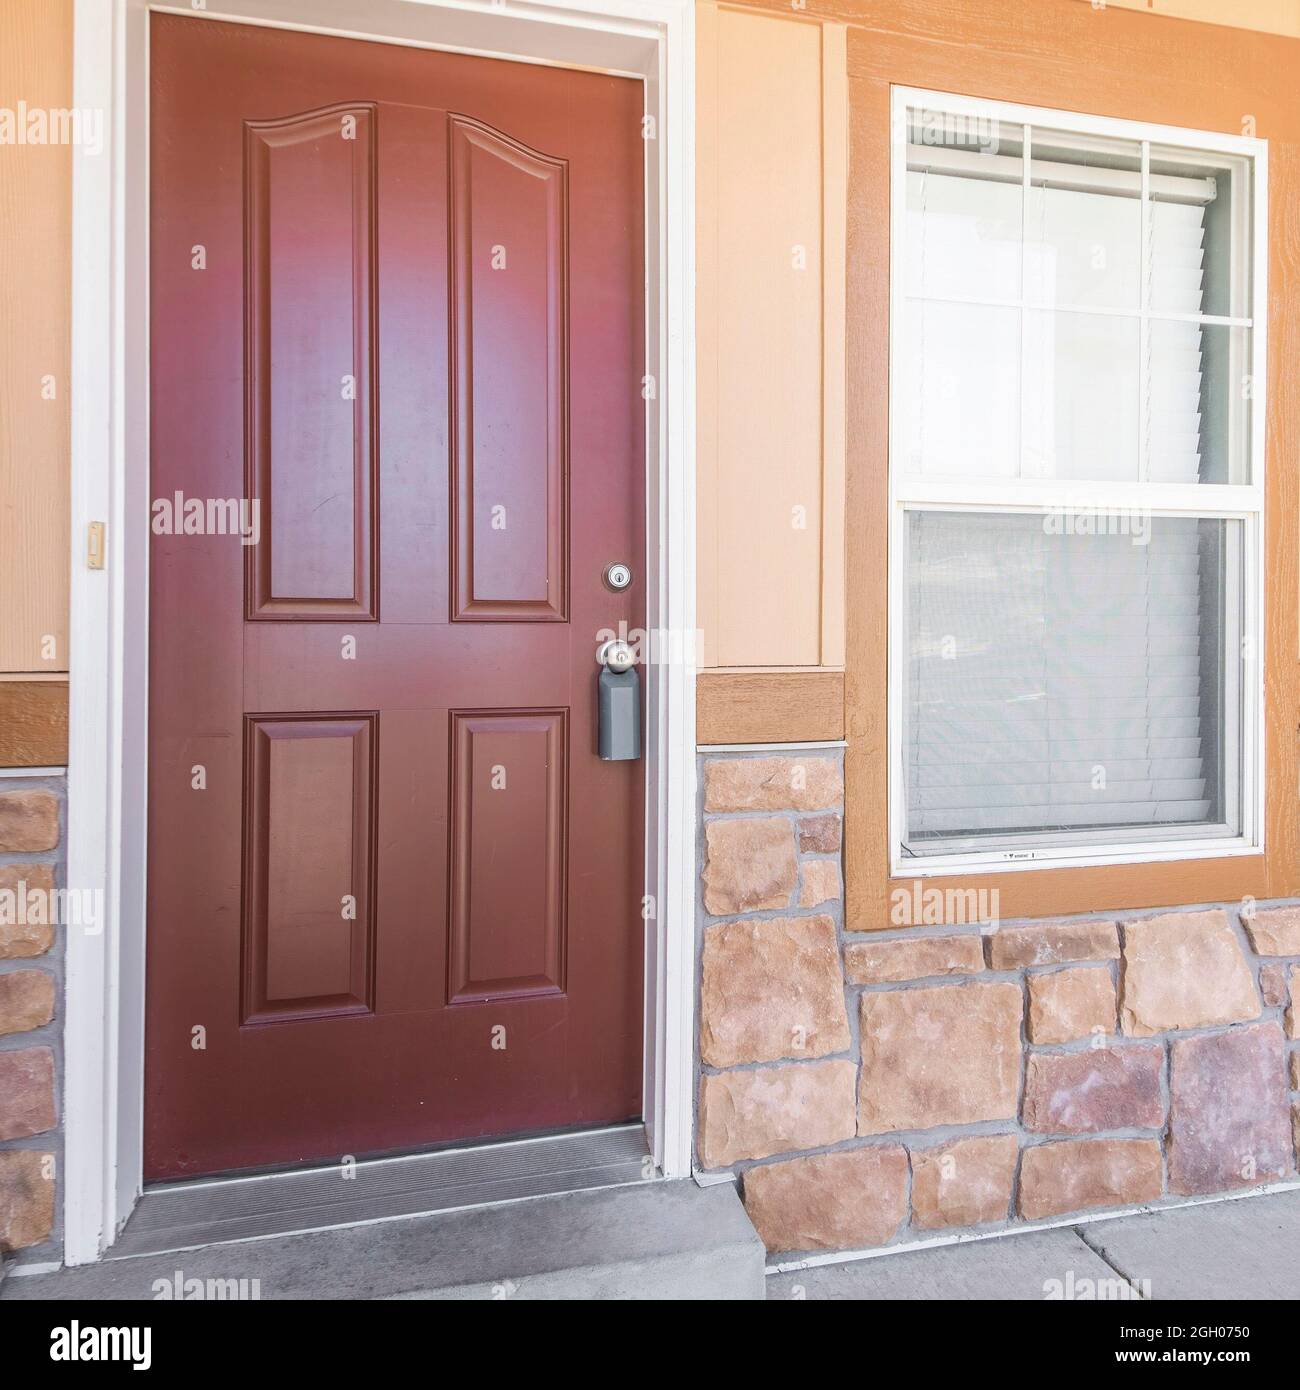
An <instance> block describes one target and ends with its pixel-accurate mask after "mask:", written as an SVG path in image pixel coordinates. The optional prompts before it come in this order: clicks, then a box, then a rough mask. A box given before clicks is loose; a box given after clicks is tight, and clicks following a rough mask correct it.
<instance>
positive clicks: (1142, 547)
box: [905, 511, 1230, 852]
mask: <svg viewBox="0 0 1300 1390" xmlns="http://www.w3.org/2000/svg"><path fill="white" fill-rule="evenodd" d="M1050 524H1051V523H1050V520H1049V522H1048V525H1049V526H1050ZM1225 525H1227V523H1223V522H1214V521H1200V520H1198V519H1195V518H1181V517H1179V518H1172V517H1163V518H1162V517H1156V518H1152V519H1151V522H1150V533H1149V538H1148V539H1147V540H1146V542H1145V543H1141V537H1134V536H1131V535H1130V536H1126V535H1105V536H1093V535H1087V536H1081V535H1068V534H1059V533H1056V532H1054V531H1049V530H1048V529H1046V528H1045V525H1044V518H1043V517H1041V516H1038V515H1033V514H996V513H995V514H989V513H980V512H941V511H923V512H913V513H911V515H910V517H909V536H908V551H909V591H908V599H907V607H908V627H909V646H910V659H909V670H908V685H909V689H908V701H907V710H908V716H909V717H908V722H907V727H906V729H905V755H906V777H907V783H908V812H909V814H908V844H909V846H910V847H911V849H912V852H924V845H923V843H922V842H923V841H925V840H927V839H937V840H947V839H950V838H951V837H953V836H959V835H970V834H979V835H987V834H990V833H994V832H1005V833H1008V834H1021V833H1024V832H1034V833H1059V832H1066V831H1070V830H1077V829H1080V828H1086V829H1095V828H1096V827H1099V826H1107V827H1110V828H1111V829H1113V830H1114V831H1115V832H1116V833H1119V832H1121V831H1124V830H1127V829H1130V828H1134V827H1142V828H1147V827H1153V826H1172V825H1203V824H1207V823H1209V822H1211V821H1212V820H1214V819H1215V818H1216V817H1217V816H1219V815H1221V814H1222V808H1221V804H1220V803H1221V793H1220V781H1221V779H1220V776H1219V758H1218V754H1219V747H1218V741H1217V738H1216V736H1215V734H1214V733H1213V732H1212V731H1211V730H1207V728H1206V727H1205V724H1204V720H1205V716H1207V715H1208V717H1209V721H1210V722H1211V724H1213V722H1214V720H1215V718H1216V715H1217V713H1218V711H1219V709H1220V707H1221V704H1222V693H1221V689H1220V687H1221V677H1222V666H1223V648H1224V645H1225V639H1226V637H1227V628H1228V626H1230V624H1228V623H1226V615H1225V612H1224V604H1223V602H1222V593H1223V584H1222V579H1221V569H1222V552H1223V550H1224V548H1225V535H1224V532H1223V528H1224V527H1225ZM1135 541H1137V542H1138V543H1135ZM1203 554H1204V556H1205V561H1204V565H1205V569H1206V571H1207V572H1206V573H1205V574H1204V575H1203V574H1202V564H1203V562H1202V556H1203Z"/></svg>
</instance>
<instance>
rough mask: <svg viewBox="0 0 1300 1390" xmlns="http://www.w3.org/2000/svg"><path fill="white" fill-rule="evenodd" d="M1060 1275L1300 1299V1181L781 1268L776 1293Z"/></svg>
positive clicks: (916, 1294) (954, 1290) (1078, 1288)
mask: <svg viewBox="0 0 1300 1390" xmlns="http://www.w3.org/2000/svg"><path fill="white" fill-rule="evenodd" d="M1071 1276H1072V1278H1071ZM1053 1280H1055V1281H1058V1282H1059V1283H1060V1284H1061V1285H1062V1286H1064V1289H1072V1290H1073V1296H1074V1297H1075V1298H1076V1299H1077V1298H1079V1297H1080V1296H1081V1294H1086V1293H1087V1292H1088V1291H1089V1290H1090V1289H1091V1290H1093V1291H1095V1290H1096V1289H1097V1288H1098V1286H1099V1284H1100V1281H1106V1284H1105V1287H1106V1288H1107V1289H1108V1290H1114V1289H1115V1287H1116V1285H1117V1283H1118V1282H1119V1281H1121V1280H1123V1281H1128V1282H1130V1283H1133V1282H1136V1283H1137V1285H1138V1287H1139V1290H1140V1291H1141V1292H1140V1296H1143V1297H1145V1296H1146V1283H1145V1281H1148V1280H1149V1281H1150V1297H1151V1298H1152V1299H1153V1300H1157V1301H1158V1300H1181V1299H1234V1300H1235V1299H1242V1300H1259V1301H1265V1300H1275V1299H1285V1300H1292V1299H1300V1192H1279V1193H1272V1194H1269V1195H1267V1196H1260V1197H1245V1198H1241V1199H1239V1200H1233V1201H1227V1202H1212V1203H1205V1204H1203V1205H1200V1206H1194V1207H1183V1208H1179V1209H1177V1210H1173V1211H1169V1210H1166V1211H1159V1212H1154V1213H1152V1214H1150V1215H1146V1216H1124V1217H1117V1218H1115V1219H1114V1220H1111V1221H1095V1222H1092V1223H1090V1224H1089V1225H1086V1226H1074V1227H1061V1228H1060V1229H1058V1230H1051V1231H1030V1232H1026V1233H1025V1234H1024V1235H1008V1236H1000V1237H997V1238H995V1239H992V1240H977V1241H968V1242H965V1243H964V1244H961V1245H947V1246H940V1247H936V1248H932V1249H929V1250H913V1251H905V1252H900V1253H899V1254H897V1255H889V1256H884V1257H880V1256H877V1257H874V1258H872V1259H867V1260H857V1261H854V1262H853V1263H851V1264H838V1265H821V1266H817V1267H814V1268H810V1269H803V1270H797V1271H794V1272H792V1273H788V1274H773V1275H769V1276H768V1280H767V1297H768V1298H769V1299H782V1298H787V1299H793V1298H803V1299H844V1300H856V1299H868V1300H874V1299H917V1300H924V1299H935V1300H940V1301H949V1300H988V1299H999V1300H1034V1301H1038V1302H1042V1301H1043V1300H1044V1298H1046V1297H1047V1293H1048V1291H1049V1290H1050V1289H1051V1288H1052V1287H1053V1286H1052V1285H1051V1283H1050V1282H1049V1281H1053ZM1087 1280H1091V1281H1094V1282H1093V1284H1092V1285H1091V1286H1090V1285H1088V1284H1087V1283H1085V1282H1084V1281H1087ZM1066 1296H1069V1295H1068V1293H1067V1294H1066ZM1114 1296H1115V1295H1114V1292H1111V1293H1110V1297H1112V1298H1113V1297H1114Z"/></svg>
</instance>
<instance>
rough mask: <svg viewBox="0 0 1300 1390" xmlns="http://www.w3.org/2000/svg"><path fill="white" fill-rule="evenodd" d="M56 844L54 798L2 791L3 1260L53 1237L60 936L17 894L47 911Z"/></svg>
mask: <svg viewBox="0 0 1300 1390" xmlns="http://www.w3.org/2000/svg"><path fill="white" fill-rule="evenodd" d="M2 785H3V784H0V786H2ZM59 839H60V836H59V796H58V794H57V792H56V791H55V790H53V789H50V788H44V787H38V788H36V789H31V790H26V789H25V790H21V791H0V1256H8V1255H10V1254H12V1253H13V1252H15V1251H18V1250H23V1249H28V1248H30V1247H34V1246H40V1245H42V1244H43V1243H45V1242H48V1241H49V1240H50V1237H51V1233H52V1232H53V1229H54V1193H55V1174H54V1165H55V1153H54V1152H53V1151H52V1150H51V1147H50V1144H49V1139H48V1138H37V1136H50V1137H53V1131H54V1130H55V1127H56V1125H57V1123H58V1112H57V1106H56V1101H55V1052H54V1048H53V1046H52V1045H51V1042H52V1040H51V1037H50V1035H51V1033H52V1025H53V1022H54V1018H55V1013H56V996H57V993H58V988H57V980H56V976H55V973H54V970H53V969H51V968H48V966H49V965H52V964H53V963H54V962H53V958H52V952H53V950H54V948H55V946H56V932H57V929H56V928H55V927H54V926H53V925H51V924H50V922H49V916H50V914H49V913H48V912H32V913H24V912H23V911H22V910H21V907H22V901H23V893H24V890H23V887H22V885H26V887H25V893H26V895H27V897H28V898H29V899H30V898H31V897H33V896H35V895H45V898H44V900H45V902H46V903H49V902H50V899H51V896H52V890H53V888H54V875H55V868H56V858H57V852H58V848H59ZM15 908H16V909H18V910H14V909H15ZM29 917H30V918H32V919H34V920H28V918H29ZM36 919H39V920H36Z"/></svg>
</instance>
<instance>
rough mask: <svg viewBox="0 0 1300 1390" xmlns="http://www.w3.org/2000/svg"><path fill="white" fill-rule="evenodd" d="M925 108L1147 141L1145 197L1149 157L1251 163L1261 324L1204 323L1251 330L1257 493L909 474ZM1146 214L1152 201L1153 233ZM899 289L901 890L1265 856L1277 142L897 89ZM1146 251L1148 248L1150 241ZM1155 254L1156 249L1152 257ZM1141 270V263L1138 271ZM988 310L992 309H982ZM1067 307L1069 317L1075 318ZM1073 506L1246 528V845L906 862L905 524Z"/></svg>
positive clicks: (893, 150) (893, 386) (894, 623)
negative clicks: (919, 128)
mask: <svg viewBox="0 0 1300 1390" xmlns="http://www.w3.org/2000/svg"><path fill="white" fill-rule="evenodd" d="M911 107H924V108H926V109H928V110H931V111H937V112H942V113H945V114H951V115H955V116H962V117H967V118H980V119H984V120H997V121H1000V122H1006V123H1009V124H1016V125H1026V126H1041V127H1047V128H1049V129H1051V130H1054V131H1064V132H1067V133H1070V134H1079V135H1099V136H1110V137H1115V138H1119V139H1124V140H1130V141H1139V142H1141V143H1142V150H1143V159H1142V182H1143V193H1144V195H1145V193H1146V191H1147V189H1148V187H1149V182H1150V178H1151V175H1150V170H1149V162H1150V161H1149V150H1150V147H1151V146H1159V147H1162V148H1163V147H1174V148H1181V149H1186V150H1187V151H1189V152H1190V153H1200V154H1204V153H1214V154H1227V155H1234V156H1238V157H1244V158H1246V159H1249V160H1250V161H1251V162H1252V178H1251V181H1250V182H1251V189H1250V209H1251V215H1252V219H1253V220H1252V224H1251V228H1252V230H1251V236H1250V238H1249V242H1248V247H1247V249H1248V253H1249V255H1250V258H1251V262H1250V264H1251V272H1252V282H1251V286H1252V287H1251V300H1250V310H1251V312H1250V317H1249V318H1244V319H1239V318H1225V317H1218V316H1214V315H1200V316H1198V317H1197V320H1196V321H1197V322H1200V323H1202V324H1206V323H1208V324H1211V325H1213V324H1220V325H1224V326H1228V327H1245V328H1249V329H1250V330H1251V332H1250V337H1249V359H1248V362H1247V364H1246V368H1245V370H1246V372H1247V373H1248V374H1249V375H1250V376H1251V378H1252V381H1253V385H1254V390H1253V394H1252V397H1251V401H1250V411H1251V418H1250V443H1249V460H1250V475H1249V476H1250V481H1249V483H1246V484H1228V483H1224V484H1220V483H1196V484H1191V483H1189V484H1170V483H1148V482H1132V483H1123V482H1121V483H1112V482H1089V481H1083V480H1079V481H1058V480H1040V479H1032V478H997V479H961V478H941V477H933V476H925V475H919V474H905V473H903V472H902V471H901V468H900V466H899V465H900V462H901V460H902V459H903V457H904V453H903V441H902V419H903V400H902V375H903V374H902V372H901V371H899V370H898V364H899V363H900V362H901V360H902V359H901V355H900V354H901V350H902V344H903V323H904V317H903V316H904V315H905V313H906V312H907V306H906V293H905V288H904V274H903V257H902V250H903V248H904V247H905V245H906V236H907V183H906V180H907V147H908V121H907V112H908V109H909V108H911ZM1147 207H1148V204H1147V203H1146V201H1145V198H1144V202H1143V214H1142V216H1143V227H1144V233H1145V225H1146V218H1147V216H1148V213H1147ZM890 239H891V246H890V287H889V311H890V323H889V356H890V364H891V365H890V408H889V634H888V700H889V719H888V723H889V843H890V864H891V870H892V873H893V874H894V875H895V876H897V877H901V878H924V877H932V876H938V875H944V874H952V873H962V874H977V873H995V872H997V873H1002V872H1007V871H1014V870H1021V871H1023V870H1033V869H1049V868H1066V867H1084V866H1095V865H1102V864H1137V863H1148V862H1157V861H1166V860H1180V859H1221V858H1227V857H1231V856H1246V855H1254V856H1260V855H1262V854H1263V852H1264V799H1265V781H1266V778H1265V747H1264V673H1265V669H1266V666H1265V656H1266V652H1265V627H1264V578H1265V569H1264V535H1265V530H1264V526H1265V514H1264V493H1265V489H1264V455H1265V421H1266V416H1267V401H1266V384H1267V380H1268V366H1267V347H1268V344H1267V325H1268V314H1267V307H1268V142H1267V141H1266V140H1261V139H1257V138H1254V137H1250V136H1237V135H1225V134H1222V133H1220V132H1215V131H1202V130H1191V129H1184V128H1182V127H1179V126H1164V125H1156V124H1153V123H1149V122H1145V121H1128V120H1119V119H1115V118H1112V117H1108V116H1094V115H1088V114H1085V113H1082V112H1071V111H1061V110H1056V109H1053V108H1048V107H1038V106H1022V105H1018V104H1015V103H1011V102H1002V101H991V100H984V99H982V98H975V97H967V96H960V95H957V94H955V93H950V92H937V91H926V90H923V89H919V88H914V87H899V86H895V87H894V88H892V109H891V141H890ZM1144 240H1145V237H1144ZM1143 256H1145V249H1144V250H1143ZM1140 263H1141V262H1140ZM980 302H983V301H980ZM1063 307H1066V308H1069V307H1070V306H1063ZM1126 312H1130V313H1131V315H1132V316H1133V317H1138V318H1140V323H1141V332H1142V335H1143V340H1144V341H1145V337H1146V334H1147V331H1148V328H1147V325H1148V322H1149V320H1150V319H1152V318H1157V319H1167V318H1176V317H1178V315H1172V314H1161V313H1159V312H1158V311H1153V310H1150V309H1149V308H1148V307H1147V306H1146V305H1145V303H1144V304H1143V305H1142V307H1141V308H1140V309H1136V310H1133V311H1126ZM1067 496H1068V505H1070V506H1074V507H1091V506H1095V507H1098V508H1111V509H1117V508H1124V509H1131V510H1132V512H1133V513H1134V514H1137V513H1145V514H1150V515H1152V516H1185V517H1197V518H1205V519H1223V520H1239V521H1241V522H1242V523H1243V525H1242V527H1241V534H1242V537H1243V546H1244V551H1245V553H1244V555H1243V557H1242V571H1241V572H1242V574H1244V576H1245V593H1244V594H1243V596H1242V599H1243V602H1242V610H1243V611H1242V630H1243V633H1244V636H1245V641H1244V655H1243V660H1242V663H1241V668H1240V670H1241V675H1240V680H1239V685H1240V690H1241V699H1240V701H1239V711H1240V729H1239V731H1238V733H1239V738H1240V743H1241V764H1242V784H1241V833H1240V834H1238V835H1232V836H1222V837H1213V836H1204V835H1199V836H1181V837H1180V836H1177V835H1172V836H1167V837H1165V838H1161V839H1159V840H1158V841H1153V840H1152V838H1151V836H1150V834H1148V835H1147V836H1145V837H1142V836H1137V835H1135V836H1134V838H1133V839H1132V840H1130V841H1128V842H1111V843H1101V842H1093V843H1091V844H1089V843H1079V844H1077V845H1067V844H1063V845H1059V846H1058V845H1048V844H1039V845H1036V846H1034V847H1032V848H1031V847H1026V848H1024V849H1002V850H976V849H970V850H962V851H959V852H954V853H951V854H933V855H925V856H922V857H908V856H905V855H904V854H903V841H904V837H905V834H906V826H907V808H906V785H905V779H904V739H903V735H904V716H905V708H906V707H905V703H904V702H905V700H906V698H907V669H908V653H907V622H906V604H907V575H906V569H905V565H906V554H907V514H908V512H909V511H912V510H926V511H936V510H941V511H982V512H991V513H995V514H1005V513H1007V512H1013V511H1014V512H1030V513H1033V512H1037V513H1043V514H1045V513H1047V512H1048V511H1049V510H1051V509H1054V508H1059V507H1060V506H1061V505H1062V501H1063V498H1065V497H1067Z"/></svg>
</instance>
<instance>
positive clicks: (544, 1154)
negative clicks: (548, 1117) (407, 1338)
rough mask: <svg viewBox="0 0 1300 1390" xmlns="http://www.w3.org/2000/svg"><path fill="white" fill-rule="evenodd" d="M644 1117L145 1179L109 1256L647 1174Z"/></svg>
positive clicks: (386, 1217)
mask: <svg viewBox="0 0 1300 1390" xmlns="http://www.w3.org/2000/svg"><path fill="white" fill-rule="evenodd" d="M647 1156H648V1149H647V1148H646V1136H645V1126H644V1125H642V1124H640V1123H637V1124H630V1125H618V1126H614V1127H611V1128H608V1129H598V1130H588V1131H585V1132H584V1133H581V1134H556V1135H545V1136H542V1137H539V1138H534V1139H516V1140H509V1141H506V1142H504V1143H497V1144H483V1145H479V1146H476V1147H473V1148H461V1149H442V1150H439V1151H437V1152H435V1153H427V1154H408V1155H405V1156H403V1157H400V1158H381V1159H371V1160H368V1161H365V1162H361V1163H358V1164H357V1165H356V1167H355V1169H354V1170H353V1171H354V1176H352V1177H350V1178H348V1177H345V1176H344V1172H345V1170H344V1168H343V1167H342V1165H340V1164H331V1165H330V1166H329V1167H327V1168H301V1169H295V1170H292V1171H289V1172H280V1173H262V1174H255V1175H252V1176H248V1177H234V1178H204V1179H200V1180H197V1181H194V1182H181V1183H167V1184H165V1185H162V1186H158V1187H149V1188H146V1189H145V1192H144V1195H143V1196H142V1197H141V1198H140V1201H139V1203H138V1204H137V1206H136V1208H135V1210H134V1211H133V1212H132V1213H131V1217H130V1219H129V1220H128V1221H127V1223H126V1225H125V1227H124V1228H123V1230H122V1234H121V1236H120V1237H119V1238H118V1240H117V1241H116V1242H115V1243H114V1245H113V1247H112V1249H111V1250H110V1251H109V1252H108V1256H107V1258H109V1259H115V1260H116V1259H127V1258H129V1257H131V1256H135V1255H156V1254H162V1253H163V1252H165V1251H170V1250H193V1249H197V1248H199V1247H201V1246H205V1245H216V1244H221V1243H224V1242H229V1241H237V1240H256V1239H259V1238H261V1237H264V1236H278V1235H290V1234H293V1233H294V1232H298V1231H317V1230H326V1229H329V1228H331V1227H337V1226H355V1225H362V1224H366V1223H369V1222H375V1221H391V1220H394V1219H396V1218H399V1217H403V1216H423V1215H427V1214H429V1213H432V1212H439V1211H451V1210H453V1209H457V1208H461V1207H473V1206H486V1205H489V1204H493V1203H499V1202H513V1201H519V1200H521V1199H523V1198H526V1197H541V1196H547V1195H550V1194H554V1193H561V1192H580V1191H587V1190H590V1189H592V1188H599V1187H618V1186H622V1185H624V1184H628V1183H638V1182H642V1181H643V1180H644V1179H645V1176H646V1172H647V1169H646V1163H645V1160H646V1158H647Z"/></svg>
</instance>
